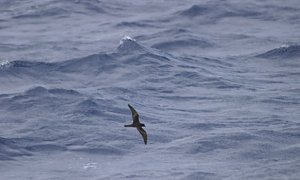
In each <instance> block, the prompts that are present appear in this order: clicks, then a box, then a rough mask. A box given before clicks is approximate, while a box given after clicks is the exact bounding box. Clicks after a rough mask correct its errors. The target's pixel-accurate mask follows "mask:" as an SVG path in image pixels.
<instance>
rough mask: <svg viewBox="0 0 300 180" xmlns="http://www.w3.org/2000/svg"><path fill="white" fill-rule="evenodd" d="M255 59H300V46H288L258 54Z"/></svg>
mask: <svg viewBox="0 0 300 180" xmlns="http://www.w3.org/2000/svg"><path fill="white" fill-rule="evenodd" d="M256 57H259V58H268V59H293V58H300V46H299V45H290V46H289V45H288V46H282V47H279V48H275V49H272V50H270V51H267V52H265V53H262V54H259V55H257V56H256Z"/></svg>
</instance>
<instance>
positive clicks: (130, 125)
mask: <svg viewBox="0 0 300 180" xmlns="http://www.w3.org/2000/svg"><path fill="white" fill-rule="evenodd" d="M124 127H133V125H132V124H129V125H124Z"/></svg>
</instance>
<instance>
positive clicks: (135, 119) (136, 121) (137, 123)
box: [124, 104, 147, 144]
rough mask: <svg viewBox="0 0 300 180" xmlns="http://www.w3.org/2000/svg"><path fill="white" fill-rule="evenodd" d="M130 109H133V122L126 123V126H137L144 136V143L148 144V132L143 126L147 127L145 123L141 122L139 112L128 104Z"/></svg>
mask: <svg viewBox="0 0 300 180" xmlns="http://www.w3.org/2000/svg"><path fill="white" fill-rule="evenodd" d="M128 107H129V109H130V110H131V113H132V120H133V122H132V124H129V125H124V127H135V128H136V129H137V130H138V131H139V132H140V134H141V135H142V136H143V139H144V143H145V144H147V133H146V131H145V130H144V129H143V128H142V127H146V126H145V124H142V123H140V120H139V114H138V113H137V112H136V110H135V109H134V108H133V107H132V106H130V104H128Z"/></svg>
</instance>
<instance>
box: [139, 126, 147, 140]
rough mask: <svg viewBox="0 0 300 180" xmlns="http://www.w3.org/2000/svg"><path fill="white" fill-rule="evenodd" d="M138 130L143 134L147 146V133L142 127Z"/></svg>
mask: <svg viewBox="0 0 300 180" xmlns="http://www.w3.org/2000/svg"><path fill="white" fill-rule="evenodd" d="M137 130H138V131H139V132H140V133H141V135H142V136H143V139H144V143H145V144H147V133H146V131H145V130H144V129H143V128H142V127H137Z"/></svg>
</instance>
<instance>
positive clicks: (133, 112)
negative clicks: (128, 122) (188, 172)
mask: <svg viewBox="0 0 300 180" xmlns="http://www.w3.org/2000/svg"><path fill="white" fill-rule="evenodd" d="M128 107H129V109H130V111H131V113H132V120H133V122H140V121H139V114H138V113H137V112H136V110H135V109H134V108H133V107H132V106H130V104H128Z"/></svg>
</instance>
